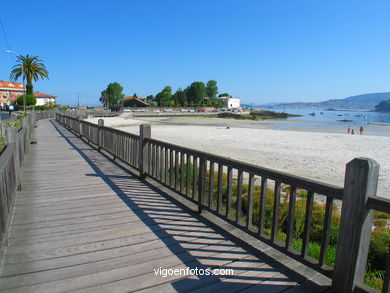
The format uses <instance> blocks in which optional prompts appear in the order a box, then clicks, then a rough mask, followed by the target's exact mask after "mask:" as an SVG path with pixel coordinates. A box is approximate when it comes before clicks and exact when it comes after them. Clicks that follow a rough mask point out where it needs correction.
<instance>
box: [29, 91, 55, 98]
mask: <svg viewBox="0 0 390 293" xmlns="http://www.w3.org/2000/svg"><path fill="white" fill-rule="evenodd" d="M34 96H35V97H40V98H52V99H55V98H56V96H52V95H48V94H44V93H39V92H36V93H34Z"/></svg>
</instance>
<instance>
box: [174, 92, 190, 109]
mask: <svg viewBox="0 0 390 293" xmlns="http://www.w3.org/2000/svg"><path fill="white" fill-rule="evenodd" d="M172 100H173V102H174V104H175V106H187V95H186V93H185V91H183V90H182V89H181V88H179V89H178V90H177V91H176V92H175V93H174V94H173V96H172Z"/></svg>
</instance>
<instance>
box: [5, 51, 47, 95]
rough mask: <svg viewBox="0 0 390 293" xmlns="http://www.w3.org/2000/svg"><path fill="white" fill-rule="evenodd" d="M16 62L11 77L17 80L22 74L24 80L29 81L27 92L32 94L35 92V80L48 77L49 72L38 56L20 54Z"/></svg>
mask: <svg viewBox="0 0 390 293" xmlns="http://www.w3.org/2000/svg"><path fill="white" fill-rule="evenodd" d="M16 62H17V64H16V65H15V66H14V67H13V69H12V71H11V74H10V78H11V80H13V81H16V80H17V79H18V78H19V77H20V76H22V79H23V82H24V81H27V85H26V91H27V92H26V94H30V95H32V94H33V93H34V91H33V84H32V82H33V80H34V81H37V80H38V79H39V78H41V79H45V78H47V79H48V78H49V72H48V71H47V69H46V66H45V64H43V63H42V60H41V59H39V58H38V56H29V55H26V56H23V55H19V56H18V57H17V61H16Z"/></svg>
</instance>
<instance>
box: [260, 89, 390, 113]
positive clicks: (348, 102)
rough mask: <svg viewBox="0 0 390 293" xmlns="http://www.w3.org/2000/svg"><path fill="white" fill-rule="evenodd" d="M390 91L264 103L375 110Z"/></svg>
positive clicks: (290, 106)
mask: <svg viewBox="0 0 390 293" xmlns="http://www.w3.org/2000/svg"><path fill="white" fill-rule="evenodd" d="M389 99H390V92H385V93H372V94H363V95H358V96H352V97H348V98H344V99H331V100H327V101H323V102H317V103H299V102H298V103H286V104H276V105H264V106H266V107H267V108H281V107H285V108H321V109H348V110H363V109H364V110H375V106H376V105H378V104H379V103H380V102H382V101H385V100H389Z"/></svg>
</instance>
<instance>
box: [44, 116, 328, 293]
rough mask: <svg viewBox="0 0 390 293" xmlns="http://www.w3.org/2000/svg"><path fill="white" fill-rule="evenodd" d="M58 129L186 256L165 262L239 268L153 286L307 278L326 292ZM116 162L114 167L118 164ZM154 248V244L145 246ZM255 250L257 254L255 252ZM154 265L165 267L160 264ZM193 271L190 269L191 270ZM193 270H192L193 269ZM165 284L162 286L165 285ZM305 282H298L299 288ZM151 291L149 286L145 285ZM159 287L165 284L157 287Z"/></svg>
mask: <svg viewBox="0 0 390 293" xmlns="http://www.w3.org/2000/svg"><path fill="white" fill-rule="evenodd" d="M51 123H52V124H53V126H54V127H55V129H56V131H57V132H58V133H59V134H60V135H61V136H62V137H63V138H64V139H65V140H66V142H67V143H68V144H69V145H70V146H71V147H72V148H73V149H74V150H75V151H77V152H78V153H79V154H80V156H81V157H82V158H83V159H84V160H85V162H87V163H88V164H89V166H90V167H91V168H92V169H93V171H94V172H95V173H94V174H86V176H97V177H99V178H101V179H102V180H103V181H104V182H105V183H106V184H107V185H108V186H109V187H110V188H111V189H112V190H113V191H114V192H115V194H116V195H117V196H118V197H119V198H120V199H121V200H122V201H123V203H125V204H126V205H127V207H128V208H129V210H130V211H131V212H132V213H134V214H135V215H136V216H137V217H138V218H139V219H140V220H141V221H142V222H143V223H144V225H145V226H146V227H147V229H149V230H151V231H152V232H153V233H154V234H155V235H156V236H157V237H158V238H159V239H160V241H162V242H163V243H164V245H165V246H166V247H167V248H168V249H169V250H170V251H171V252H172V254H174V255H175V256H176V257H177V258H178V259H179V260H180V261H179V262H178V263H174V264H170V265H167V266H164V263H163V261H164V259H163V258H162V259H161V260H162V263H161V268H168V267H170V268H172V269H186V268H187V267H188V268H189V270H192V272H193V271H195V270H197V271H199V270H200V269H202V270H203V271H204V272H206V271H207V269H215V268H218V269H233V272H234V275H233V276H217V275H206V274H204V275H198V276H188V275H187V276H186V275H182V276H180V277H179V276H177V275H176V276H175V275H174V276H166V277H164V276H161V275H159V276H157V275H156V276H155V277H154V278H153V279H152V280H150V282H148V283H149V286H150V287H151V288H150V292H154V291H156V287H153V286H156V285H158V286H161V287H162V288H163V287H164V288H166V287H171V288H173V289H175V290H176V291H177V292H189V291H191V292H217V291H222V290H223V291H226V290H227V291H229V292H236V291H245V292H260V291H261V292H281V291H284V290H286V289H289V288H293V287H295V286H296V285H297V284H300V283H302V282H304V281H306V282H304V283H305V287H308V288H312V289H313V291H316V292H322V291H324V290H327V289H328V286H319V285H317V284H315V283H314V282H312V281H308V280H306V278H305V277H304V276H302V275H299V274H298V273H295V272H293V271H291V270H290V269H289V268H288V267H287V266H285V265H283V264H281V263H279V262H277V261H275V260H274V259H272V258H270V257H268V256H266V255H265V254H262V253H261V252H259V251H254V250H251V249H249V248H248V247H246V248H245V249H244V248H242V247H240V246H242V243H239V244H238V243H237V242H238V241H237V239H234V237H232V236H231V235H230V234H228V233H226V231H224V230H222V229H220V228H218V227H216V226H215V225H214V224H212V223H211V222H209V221H207V220H206V219H204V218H203V217H202V216H199V215H198V214H196V213H195V212H192V211H190V210H188V209H185V208H184V207H183V205H182V204H180V203H178V202H176V201H175V200H172V199H170V200H168V199H167V198H166V197H165V195H162V193H161V191H160V192H159V191H158V190H156V189H155V188H154V187H152V186H150V185H148V184H147V183H145V182H143V181H141V180H140V179H138V178H137V177H136V176H135V175H132V174H130V173H129V172H128V171H126V170H124V169H123V168H122V167H120V166H118V165H113V163H111V162H110V163H109V164H107V159H109V158H107V157H106V156H104V155H103V154H101V153H100V152H98V151H96V150H95V149H93V148H87V147H86V144H85V143H84V142H83V141H82V140H80V139H79V138H77V137H76V136H74V135H73V134H71V135H69V134H70V133H71V132H69V131H68V130H66V129H65V128H63V127H62V126H59V124H57V123H56V122H53V121H51ZM113 166H114V168H113ZM145 250H148V247H145ZM254 255H255V256H254ZM152 269H159V267H154V268H151V270H152ZM186 272H188V270H187V271H186ZM190 272H191V271H190ZM162 288H160V289H162ZM298 288H299V287H297V288H295V289H298ZM145 291H148V290H145ZM157 291H159V290H157Z"/></svg>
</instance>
